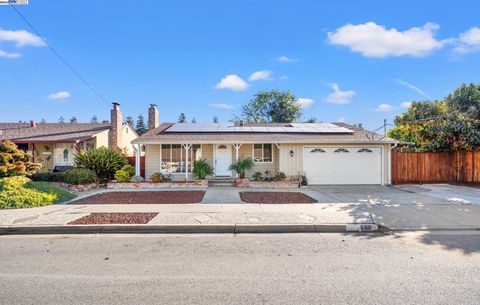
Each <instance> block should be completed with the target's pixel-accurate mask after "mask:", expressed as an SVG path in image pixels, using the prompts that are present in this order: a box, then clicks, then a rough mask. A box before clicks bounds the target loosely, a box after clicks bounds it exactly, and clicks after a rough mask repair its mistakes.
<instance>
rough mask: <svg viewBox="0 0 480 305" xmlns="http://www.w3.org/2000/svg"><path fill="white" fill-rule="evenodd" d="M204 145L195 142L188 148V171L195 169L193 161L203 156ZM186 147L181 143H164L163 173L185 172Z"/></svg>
mask: <svg viewBox="0 0 480 305" xmlns="http://www.w3.org/2000/svg"><path fill="white" fill-rule="evenodd" d="M201 148H202V146H201V145H200V144H193V145H192V146H190V149H189V150H188V172H189V173H191V172H192V169H193V162H194V161H196V160H199V159H200V158H201V153H202V150H201ZM186 163H187V162H186V154H185V148H183V146H182V145H181V144H162V169H161V171H162V173H167V174H172V173H185V166H186Z"/></svg>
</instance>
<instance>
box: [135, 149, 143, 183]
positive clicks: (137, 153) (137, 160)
mask: <svg viewBox="0 0 480 305" xmlns="http://www.w3.org/2000/svg"><path fill="white" fill-rule="evenodd" d="M133 148H134V149H135V176H140V167H141V166H142V165H141V163H140V154H141V146H140V144H137V145H133Z"/></svg>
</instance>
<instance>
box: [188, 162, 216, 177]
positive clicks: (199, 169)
mask: <svg viewBox="0 0 480 305" xmlns="http://www.w3.org/2000/svg"><path fill="white" fill-rule="evenodd" d="M193 173H194V174H195V176H197V178H198V179H205V177H207V176H211V175H213V168H212V166H211V165H210V164H208V163H207V161H205V160H198V161H195V162H193Z"/></svg>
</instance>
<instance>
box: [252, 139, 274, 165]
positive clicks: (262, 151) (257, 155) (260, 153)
mask: <svg viewBox="0 0 480 305" xmlns="http://www.w3.org/2000/svg"><path fill="white" fill-rule="evenodd" d="M253 161H254V162H257V163H261V162H272V144H253Z"/></svg>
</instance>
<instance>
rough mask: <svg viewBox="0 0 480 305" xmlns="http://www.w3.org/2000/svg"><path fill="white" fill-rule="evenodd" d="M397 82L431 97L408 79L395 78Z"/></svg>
mask: <svg viewBox="0 0 480 305" xmlns="http://www.w3.org/2000/svg"><path fill="white" fill-rule="evenodd" d="M395 81H396V82H397V83H399V84H400V85H402V86H405V87H407V88H409V89H412V90H414V91H416V92H417V93H418V94H420V95H422V96H424V97H430V96H429V95H428V94H426V93H425V92H424V91H423V90H422V89H420V88H418V87H417V86H414V85H412V84H410V83H408V82H406V81H404V80H403V79H401V78H399V79H396V80H395Z"/></svg>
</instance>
